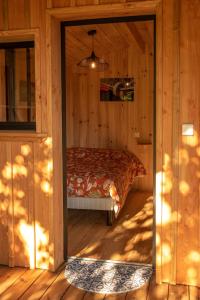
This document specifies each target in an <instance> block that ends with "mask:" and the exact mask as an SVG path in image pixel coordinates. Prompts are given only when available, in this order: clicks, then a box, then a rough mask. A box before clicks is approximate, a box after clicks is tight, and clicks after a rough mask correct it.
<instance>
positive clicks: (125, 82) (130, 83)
mask: <svg viewBox="0 0 200 300" xmlns="http://www.w3.org/2000/svg"><path fill="white" fill-rule="evenodd" d="M100 101H111V102H112V101H134V78H133V77H121V78H101V79H100Z"/></svg>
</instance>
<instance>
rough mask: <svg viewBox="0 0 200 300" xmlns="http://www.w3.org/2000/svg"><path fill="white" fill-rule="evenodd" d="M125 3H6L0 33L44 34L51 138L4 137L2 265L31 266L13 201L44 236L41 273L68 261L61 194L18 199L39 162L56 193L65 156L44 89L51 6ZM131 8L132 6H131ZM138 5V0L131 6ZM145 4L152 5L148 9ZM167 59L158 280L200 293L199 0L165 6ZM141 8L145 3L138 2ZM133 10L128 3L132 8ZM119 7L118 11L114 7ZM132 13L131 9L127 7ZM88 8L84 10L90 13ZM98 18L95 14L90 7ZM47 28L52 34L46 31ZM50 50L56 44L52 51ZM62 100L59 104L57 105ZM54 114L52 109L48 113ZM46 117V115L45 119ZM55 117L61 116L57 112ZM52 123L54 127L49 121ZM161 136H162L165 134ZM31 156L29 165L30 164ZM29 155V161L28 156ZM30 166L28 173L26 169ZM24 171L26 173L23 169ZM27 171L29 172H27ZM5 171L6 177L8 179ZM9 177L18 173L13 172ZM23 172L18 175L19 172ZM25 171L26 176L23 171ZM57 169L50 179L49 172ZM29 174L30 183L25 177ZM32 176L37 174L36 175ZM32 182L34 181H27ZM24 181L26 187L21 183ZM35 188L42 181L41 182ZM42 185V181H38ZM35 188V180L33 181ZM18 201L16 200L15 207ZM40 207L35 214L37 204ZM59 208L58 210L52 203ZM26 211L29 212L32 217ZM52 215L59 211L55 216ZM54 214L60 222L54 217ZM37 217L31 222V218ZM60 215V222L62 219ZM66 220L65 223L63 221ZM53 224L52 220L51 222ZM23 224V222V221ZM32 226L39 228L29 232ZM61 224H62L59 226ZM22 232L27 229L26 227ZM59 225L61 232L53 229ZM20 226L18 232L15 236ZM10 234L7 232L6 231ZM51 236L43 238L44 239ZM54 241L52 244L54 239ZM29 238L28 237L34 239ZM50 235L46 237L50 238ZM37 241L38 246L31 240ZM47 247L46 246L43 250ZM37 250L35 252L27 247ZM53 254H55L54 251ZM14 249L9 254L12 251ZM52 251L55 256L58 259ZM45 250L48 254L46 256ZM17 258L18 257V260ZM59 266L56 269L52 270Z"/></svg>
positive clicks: (46, 128)
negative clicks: (189, 130)
mask: <svg viewBox="0 0 200 300" xmlns="http://www.w3.org/2000/svg"><path fill="white" fill-rule="evenodd" d="M115 2H118V3H119V2H121V3H122V2H125V1H124V0H119V1H118V0H63V1H61V0H26V1H23V0H0V30H3V31H4V30H14V29H20V28H21V29H26V28H38V29H39V32H40V45H41V52H40V54H41V59H40V61H41V69H42V71H41V83H42V84H41V101H42V112H41V114H42V118H41V124H42V126H41V132H40V135H41V134H47V136H49V137H50V140H48V138H46V139H45V140H43V139H42V138H41V136H40V137H39V136H38V138H35V137H34V138H33V136H31V134H30V136H29V138H28V141H27V140H26V139H25V138H24V136H21V137H17V138H16V139H17V140H14V138H13V136H12V135H11V136H9V135H8V136H7V137H6V141H5V140H4V139H5V137H3V134H2V133H1V134H0V149H1V156H0V168H1V172H0V174H1V182H0V196H1V198H0V199H1V205H0V216H1V218H0V224H1V225H0V247H1V250H2V249H3V251H0V263H4V264H8V262H9V264H10V265H12V261H14V260H16V261H17V262H19V261H20V264H21V263H22V264H23V265H26V261H27V258H28V261H29V263H30V259H31V257H32V256H31V255H30V253H28V254H27V253H26V252H23V251H24V248H26V242H25V241H24V240H20V237H19V238H17V239H16V243H17V245H16V248H15V249H13V245H14V244H13V242H12V241H14V237H15V235H16V233H17V226H16V225H17V222H18V220H17V217H16V213H15V212H14V211H13V201H14V202H15V201H16V203H18V204H19V203H20V205H18V206H17V207H18V208H16V210H15V211H20V214H21V215H23V214H24V213H25V217H24V218H23V217H22V220H25V226H22V228H26V230H24V232H27V228H30V232H31V230H33V228H34V230H36V229H35V228H37V235H38V241H39V242H38V246H41V247H39V249H36V252H37V255H35V254H34V255H33V257H34V258H36V257H37V258H38V259H39V258H42V262H40V263H38V265H37V266H38V267H45V266H44V262H45V260H46V258H47V265H46V267H49V268H51V269H54V268H55V267H56V266H58V264H59V262H61V261H62V260H63V257H62V253H61V251H60V253H58V249H59V247H60V249H61V250H62V240H61V239H62V234H61V235H60V238H61V239H59V238H57V239H55V238H54V236H55V232H57V233H58V232H62V224H58V223H62V214H61V211H62V205H61V201H59V193H58V192H57V194H55V193H54V191H53V195H51V196H50V195H49V196H48V197H46V196H45V195H46V194H45V193H44V192H43V191H42V189H41V186H40V184H39V183H37V188H36V187H34V189H33V190H32V193H29V196H28V193H27V192H26V193H27V194H26V197H24V198H22V199H23V200H20V201H18V199H21V198H20V197H22V196H23V195H24V194H23V190H22V193H17V194H16V195H17V196H16V195H14V194H13V191H14V189H13V188H14V187H15V189H18V187H19V190H20V189H24V187H25V188H26V190H28V189H30V188H29V186H28V185H29V184H30V183H29V180H28V179H27V178H30V179H31V178H34V177H33V173H32V169H34V168H35V167H36V168H37V166H38V168H39V170H40V168H41V162H43V161H44V160H46V158H47V157H48V159H50V162H51V163H50V164H49V165H48V168H47V169H46V170H48V171H45V172H44V173H43V175H42V176H46V177H45V178H48V180H49V174H52V177H51V178H50V181H49V185H48V184H44V187H45V190H47V191H48V187H52V178H54V181H56V179H57V180H58V178H57V177H56V179H55V176H54V170H55V169H56V170H57V174H56V175H57V176H58V174H59V172H58V170H59V168H58V166H57V167H56V168H55V167H54V168H53V170H52V167H51V166H52V165H53V166H55V161H56V159H59V156H58V154H57V156H56V147H57V151H58V150H59V149H58V148H59V146H60V145H59V146H58V141H56V138H55V136H54V137H53V139H52V140H51V137H52V135H51V134H52V130H53V127H52V121H49V119H50V118H49V115H50V114H51V119H52V115H53V112H52V108H51V105H50V107H48V105H49V99H48V98H47V95H48V93H47V84H46V67H47V64H46V47H45V42H46V28H45V22H46V15H45V9H46V8H48V9H51V8H52V7H55V8H56V7H68V6H71V7H72V6H73V7H75V6H77V7H78V6H83V7H84V6H85V5H97V6H98V5H103V4H106V3H115ZM127 2H129V1H127ZM133 2H134V1H133ZM148 2H149V1H147V2H146V3H148ZM161 2H162V5H163V7H162V20H163V25H162V28H159V31H162V43H161V44H162V46H163V49H161V50H160V49H159V51H162V54H163V55H162V59H161V60H160V61H159V63H161V64H162V66H163V71H162V74H160V73H159V78H162V83H163V84H162V85H163V91H159V92H161V95H162V99H159V103H160V105H161V106H162V109H161V111H162V115H159V118H158V119H159V124H157V130H158V131H159V132H158V134H160V135H161V136H162V141H161V147H162V151H161V152H159V157H158V158H157V159H158V160H159V161H162V168H161V169H160V170H159V171H158V173H157V174H156V176H157V178H158V182H159V181H160V185H159V187H158V188H159V189H160V194H158V197H157V199H156V212H157V216H156V227H157V237H156V244H157V255H156V258H157V260H156V264H157V280H158V281H160V282H169V283H185V284H192V285H197V286H200V276H199V275H200V264H199V261H200V259H199V257H200V237H199V227H200V216H199V213H200V212H199V202H200V197H199V129H200V128H199V125H200V124H199V121H200V114H199V110H200V90H199V80H200V74H199V62H200V45H199V41H200V37H199V27H200V18H199V16H200V11H199V1H197V0H162V1H161ZM138 3H142V1H138ZM129 4H130V2H129ZM113 5H114V4H113ZM126 7H127V6H126ZM87 10H88V7H86V10H85V11H87ZM92 11H93V14H95V9H94V8H92ZM93 17H94V15H93ZM47 29H48V28H47ZM51 46H52V45H51ZM58 99H59V98H58ZM47 108H48V109H47ZM47 112H48V113H47ZM54 113H55V114H56V113H57V112H56V110H55V111H54ZM48 121H49V122H48ZM183 122H184V123H188V122H191V123H194V126H195V134H194V136H191V137H182V135H181V126H182V123H183ZM161 129H162V132H161ZM45 141H46V143H47V144H48V145H53V149H54V151H53V153H54V154H53V156H52V154H51V151H50V152H49V150H48V151H47V149H48V148H49V147H50V148H51V146H48V147H47V149H46V146H45ZM24 143H25V144H26V143H28V145H29V146H30V148H31V152H30V151H25V152H23V153H26V155H25V157H24V158H23V159H22V158H20V159H19V158H17V161H16V156H17V155H21V146H23V145H24ZM27 153H29V155H30V159H27ZM22 156H23V155H22ZM18 164H20V168H18V167H17V168H14V165H18ZM27 165H28V170H29V171H28V174H27V172H24V171H21V170H25V169H24V166H27ZM21 166H22V168H21ZM25 168H26V167H25ZM3 170H4V172H3ZM11 170H15V171H14V172H13V171H11ZM16 170H18V171H16ZM19 170H20V171H19ZM50 170H51V172H52V173H51V172H50ZM18 172H22V174H21V173H20V174H21V175H20V176H18V175H17V177H15V178H14V176H16V175H14V174H18ZM23 174H25V175H26V176H24V175H23ZM31 174H32V175H31ZM27 176H29V177H27ZM17 178H19V179H20V180H17ZM36 182H37V181H36ZM39 182H40V180H39ZM34 186H35V181H34ZM13 199H14V200H13ZM32 199H34V200H33V203H34V209H33V210H32V209H31V203H32ZM53 201H54V203H55V205H54V206H53V205H52V203H53ZM27 204H28V207H29V208H28V209H29V213H28V212H27ZM53 208H54V209H53ZM55 208H56V212H57V214H58V215H57V216H55ZM32 211H34V213H33V219H31V216H32ZM59 212H60V215H59ZM59 217H60V218H59ZM52 219H54V221H52ZM20 220H21V217H20ZM31 220H33V222H34V224H39V226H30V227H28V226H27V225H29V224H31ZM58 220H59V222H58ZM22 225H23V224H22ZM56 226H60V227H57V228H56V230H55V227H56ZM13 227H15V229H16V230H13ZM8 228H9V230H8ZM59 229H60V231H59ZM43 233H45V235H43ZM48 235H49V237H50V239H49V240H48ZM28 236H29V238H30V234H29V235H28ZM46 236H47V238H46ZM29 240H30V241H33V239H29ZM41 243H43V244H41ZM29 246H30V249H31V250H32V249H33V248H34V247H33V246H32V245H29ZM54 247H55V249H54ZM8 249H9V250H8ZM54 250H55V251H56V252H57V253H56V254H55V253H54ZM16 251H18V252H20V254H21V255H20V258H18V257H16ZM39 251H41V252H42V253H43V254H42V255H41V256H40V252H39ZM13 253H14V254H15V255H13ZM52 265H53V267H52Z"/></svg>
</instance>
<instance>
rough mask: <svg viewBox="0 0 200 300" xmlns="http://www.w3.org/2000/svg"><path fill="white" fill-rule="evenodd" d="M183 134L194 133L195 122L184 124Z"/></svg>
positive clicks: (190, 134)
mask: <svg viewBox="0 0 200 300" xmlns="http://www.w3.org/2000/svg"><path fill="white" fill-rule="evenodd" d="M182 135H184V136H192V135H194V124H182Z"/></svg>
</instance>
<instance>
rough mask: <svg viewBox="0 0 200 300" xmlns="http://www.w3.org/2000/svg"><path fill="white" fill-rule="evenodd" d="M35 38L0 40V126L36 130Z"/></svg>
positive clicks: (5, 128)
mask: <svg viewBox="0 0 200 300" xmlns="http://www.w3.org/2000/svg"><path fill="white" fill-rule="evenodd" d="M35 119H36V112H35V51H34V42H33V41H29V42H16V43H13V42H12V43H11V42H10V43H0V129H4V130H8V129H12V130H18V129H23V130H26V129H27V130H35V128H36V120H35Z"/></svg>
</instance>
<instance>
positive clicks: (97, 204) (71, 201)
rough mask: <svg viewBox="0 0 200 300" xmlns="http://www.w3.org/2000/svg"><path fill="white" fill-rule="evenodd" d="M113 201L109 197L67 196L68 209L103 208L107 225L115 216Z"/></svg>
mask: <svg viewBox="0 0 200 300" xmlns="http://www.w3.org/2000/svg"><path fill="white" fill-rule="evenodd" d="M115 203H116V202H115V201H114V200H113V199H112V198H111V197H105V198H90V197H67V208H68V209H88V210H103V211H106V212H107V225H108V226H111V225H112V224H113V222H114V220H115V218H116V216H115V212H114V206H115Z"/></svg>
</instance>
